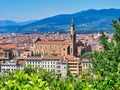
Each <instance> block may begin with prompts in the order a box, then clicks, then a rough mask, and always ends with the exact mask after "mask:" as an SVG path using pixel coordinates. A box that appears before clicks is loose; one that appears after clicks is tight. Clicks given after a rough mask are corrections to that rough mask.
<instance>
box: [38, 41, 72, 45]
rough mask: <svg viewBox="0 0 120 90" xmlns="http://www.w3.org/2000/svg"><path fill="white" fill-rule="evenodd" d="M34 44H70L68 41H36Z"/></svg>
mask: <svg viewBox="0 0 120 90" xmlns="http://www.w3.org/2000/svg"><path fill="white" fill-rule="evenodd" d="M36 44H70V42H69V41H62V42H61V41H38V42H36Z"/></svg>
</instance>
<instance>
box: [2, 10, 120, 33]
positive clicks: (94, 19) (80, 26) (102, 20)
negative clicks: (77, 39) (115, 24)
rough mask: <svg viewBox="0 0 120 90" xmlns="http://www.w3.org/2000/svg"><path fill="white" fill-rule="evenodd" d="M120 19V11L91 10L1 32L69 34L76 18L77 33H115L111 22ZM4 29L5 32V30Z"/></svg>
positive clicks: (9, 28)
mask: <svg viewBox="0 0 120 90" xmlns="http://www.w3.org/2000/svg"><path fill="white" fill-rule="evenodd" d="M119 17H120V9H101V10H95V9H89V10H84V11H81V12H77V13H73V14H61V15H56V16H53V17H48V18H45V19H41V20H38V21H35V22H33V23H30V24H25V25H22V26H16V25H15V27H13V26H12V27H11V26H8V27H0V32H2V31H7V30H8V32H19V33H34V32H37V33H38V32H61V33H64V32H68V31H69V29H70V24H71V19H72V18H74V21H75V25H76V31H77V33H97V32H102V31H105V32H113V29H112V27H111V21H112V20H113V19H115V20H116V19H118V18H119ZM3 29H4V30H3Z"/></svg>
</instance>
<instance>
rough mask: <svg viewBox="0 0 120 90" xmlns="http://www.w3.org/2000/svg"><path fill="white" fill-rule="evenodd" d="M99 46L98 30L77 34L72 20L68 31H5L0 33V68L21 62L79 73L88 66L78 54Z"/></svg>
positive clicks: (13, 67) (11, 67) (21, 65)
mask: <svg viewBox="0 0 120 90" xmlns="http://www.w3.org/2000/svg"><path fill="white" fill-rule="evenodd" d="M94 50H102V47H101V46H100V44H99V34H94V35H92V34H90V35H84V34H80V35H79V34H77V35H76V31H75V25H74V21H73V20H72V23H71V27H70V34H59V33H56V34H17V35H16V34H6V36H3V35H0V71H1V72H3V73H8V72H11V71H15V70H17V69H18V70H21V69H23V68H24V67H25V66H28V65H31V66H32V67H42V68H44V69H46V70H47V71H54V72H55V73H61V74H62V77H65V76H66V75H67V68H69V70H70V71H71V73H72V74H73V75H81V74H82V71H84V69H87V68H88V67H91V63H90V62H89V60H86V59H85V60H80V57H81V56H82V55H83V54H84V53H86V52H90V51H94Z"/></svg>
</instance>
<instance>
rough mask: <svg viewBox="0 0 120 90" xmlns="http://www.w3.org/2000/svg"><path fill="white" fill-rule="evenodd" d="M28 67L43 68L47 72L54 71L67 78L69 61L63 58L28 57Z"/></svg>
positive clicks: (51, 56)
mask: <svg viewBox="0 0 120 90" xmlns="http://www.w3.org/2000/svg"><path fill="white" fill-rule="evenodd" d="M27 65H31V66H32V67H42V68H44V69H46V70H47V71H54V72H55V73H57V74H61V76H62V77H63V78H64V77H66V76H67V61H66V60H65V59H64V58H63V57H62V56H55V55H47V56H43V57H28V58H27V59H26V66H27Z"/></svg>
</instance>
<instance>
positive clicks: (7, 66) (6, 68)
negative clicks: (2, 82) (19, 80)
mask: <svg viewBox="0 0 120 90" xmlns="http://www.w3.org/2000/svg"><path fill="white" fill-rule="evenodd" d="M24 66H25V62H24V61H16V60H11V61H9V62H6V63H3V64H1V72H3V73H8V72H14V71H16V70H21V69H23V68H24Z"/></svg>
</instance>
